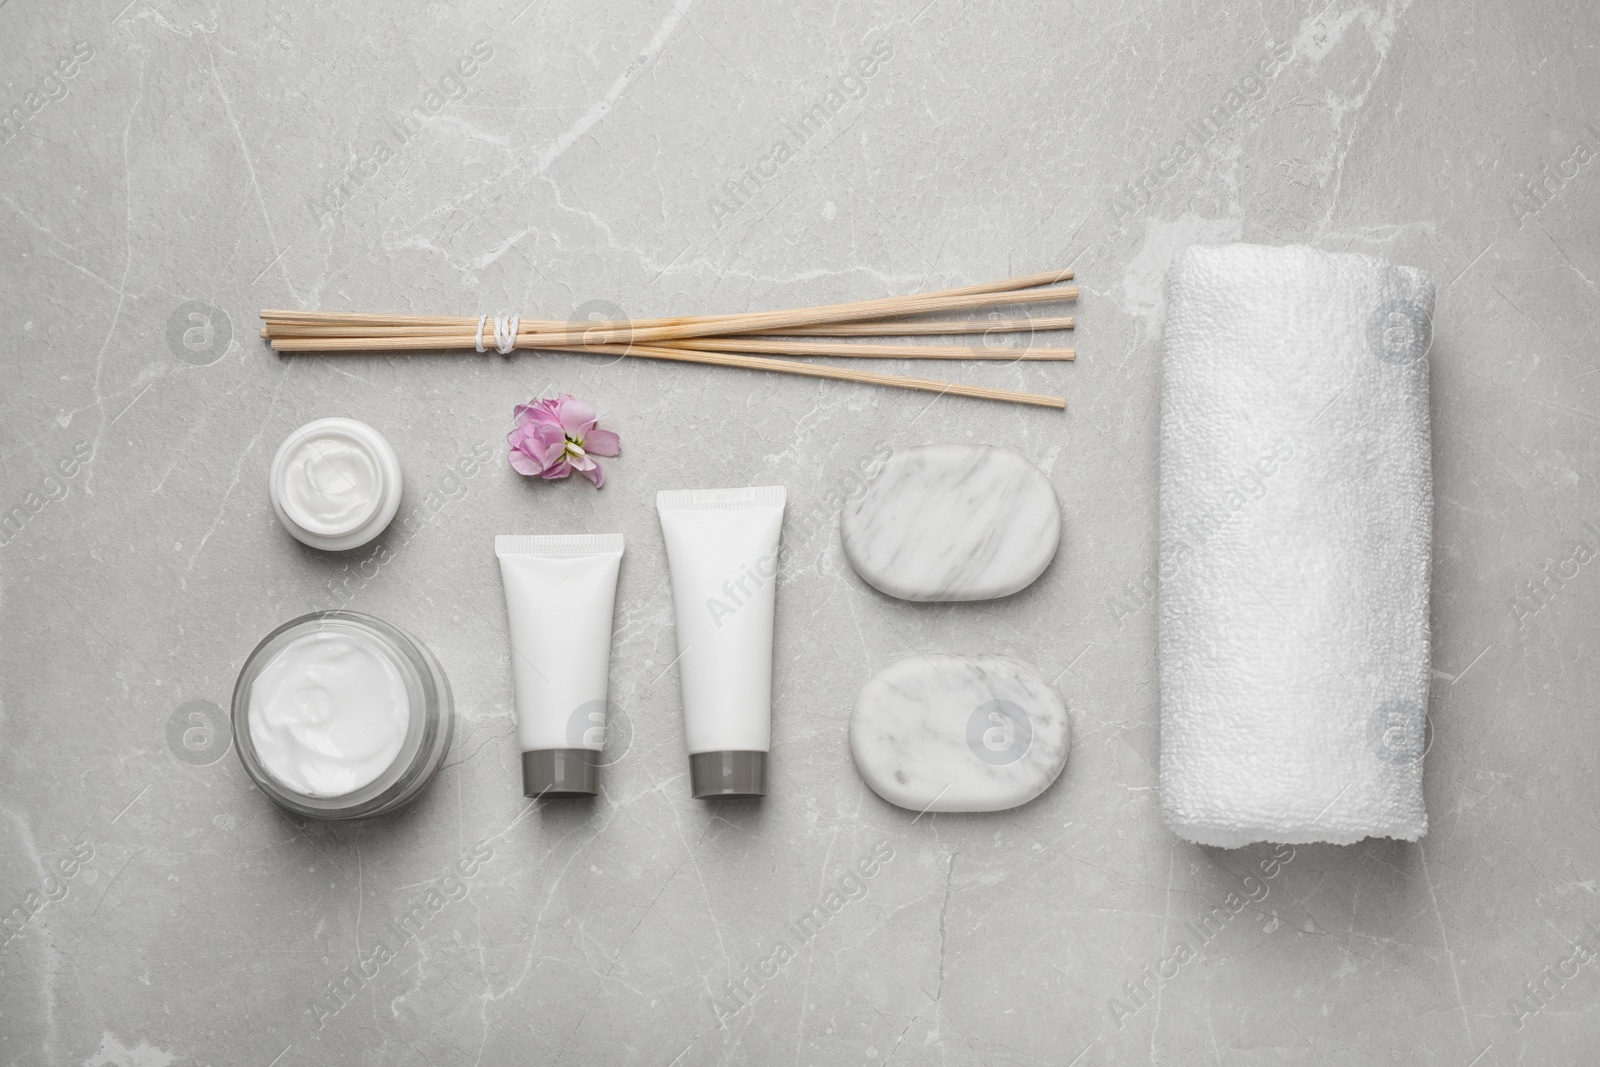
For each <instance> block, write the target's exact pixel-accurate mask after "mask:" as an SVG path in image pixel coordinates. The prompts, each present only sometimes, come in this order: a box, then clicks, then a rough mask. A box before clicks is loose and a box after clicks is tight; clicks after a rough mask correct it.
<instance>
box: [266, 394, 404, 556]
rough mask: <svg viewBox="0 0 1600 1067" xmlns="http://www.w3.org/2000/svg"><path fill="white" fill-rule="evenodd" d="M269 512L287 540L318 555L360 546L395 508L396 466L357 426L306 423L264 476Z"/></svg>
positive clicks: (380, 442) (382, 444)
mask: <svg viewBox="0 0 1600 1067" xmlns="http://www.w3.org/2000/svg"><path fill="white" fill-rule="evenodd" d="M267 487H268V491H269V492H270V493H271V495H272V510H273V511H274V512H275V513H276V514H277V516H278V521H279V522H281V523H283V528H284V529H286V530H288V531H289V532H290V533H291V534H293V535H294V537H295V539H296V540H298V541H300V542H301V543H303V544H307V545H310V546H311V547H312V548H320V549H322V550H323V551H326V552H343V551H346V550H348V549H352V548H360V547H361V546H362V545H364V544H366V543H367V542H368V541H371V540H372V539H373V538H374V537H377V536H378V535H379V534H380V533H382V532H383V530H384V527H386V526H388V525H389V523H390V522H391V521H392V520H393V519H394V514H395V511H396V510H398V509H399V507H400V488H401V485H400V460H399V458H398V457H397V456H396V455H395V451H394V447H393V446H392V445H390V444H389V442H388V440H387V439H386V438H385V437H384V436H383V434H381V433H379V432H378V431H377V430H374V429H373V428H372V427H371V426H368V425H367V424H366V423H364V422H357V421H356V420H355V419H344V418H329V419H317V420H316V421H315V422H308V423H306V424H305V425H304V426H302V427H300V428H299V429H298V430H296V431H295V432H294V433H292V434H290V435H289V436H288V438H286V439H285V440H284V442H283V444H282V445H281V446H279V448H278V453H277V455H275V456H274V457H273V458H272V471H271V473H270V474H269V476H268V478H267Z"/></svg>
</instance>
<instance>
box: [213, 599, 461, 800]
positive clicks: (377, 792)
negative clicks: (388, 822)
mask: <svg viewBox="0 0 1600 1067" xmlns="http://www.w3.org/2000/svg"><path fill="white" fill-rule="evenodd" d="M454 729H455V711H454V706H453V704H452V702H451V698H450V683H449V682H448V681H447V680H446V679H445V676H444V671H443V670H442V669H441V668H440V666H439V662H438V660H436V659H434V657H433V654H432V653H431V652H429V651H428V650H427V648H426V647H424V646H423V645H422V644H421V643H420V642H418V641H417V640H416V639H414V638H412V637H411V636H409V635H408V634H406V633H405V632H404V631H402V630H399V629H397V628H396V627H393V626H390V625H389V624H388V623H386V622H383V621H381V620H379V619H375V618H373V617H372V616H370V615H362V614H360V613H358V612H354V611H318V612H313V613H312V614H310V615H302V616H301V617H300V618H298V619H294V620H292V621H290V622H287V623H284V624H283V625H282V626H280V627H278V628H277V629H276V630H274V631H272V632H271V633H270V634H268V635H267V636H266V637H265V638H264V639H263V640H262V642H261V643H260V644H259V645H257V646H256V647H255V650H254V651H253V652H251V653H250V657H249V658H248V659H247V660H245V664H244V668H243V669H242V670H241V671H240V672H239V681H238V683H237V684H236V685H235V686H234V688H233V736H234V742H235V745H236V746H237V747H238V750H239V759H240V760H241V761H242V762H243V763H244V769H245V771H246V772H247V773H248V774H249V775H250V777H251V779H253V780H254V781H255V783H256V785H258V786H260V787H261V789H262V790H263V791H264V792H265V793H266V794H267V795H268V796H269V797H271V798H272V799H273V800H274V801H276V802H277V803H278V804H279V805H281V806H283V807H285V808H288V809H289V810H290V811H294V812H298V813H300V814H301V815H310V816H313V817H315V818H319V819H356V818H363V817H366V816H369V815H378V814H381V813H383V812H387V811H393V810H394V809H396V808H398V807H400V806H401V805H403V804H406V803H408V802H410V801H411V800H412V799H414V798H415V797H416V795H417V794H418V793H420V792H421V791H422V789H423V787H424V786H426V785H427V784H428V781H429V780H430V779H431V778H432V777H433V775H434V773H435V772H437V771H438V769H439V767H440V765H441V764H442V763H443V762H444V757H445V754H446V753H447V752H448V751H449V749H450V737H451V734H452V733H453V731H454Z"/></svg>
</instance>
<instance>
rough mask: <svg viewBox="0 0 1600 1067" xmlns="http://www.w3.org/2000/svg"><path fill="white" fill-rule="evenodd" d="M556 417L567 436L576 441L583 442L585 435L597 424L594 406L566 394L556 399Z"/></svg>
mask: <svg viewBox="0 0 1600 1067" xmlns="http://www.w3.org/2000/svg"><path fill="white" fill-rule="evenodd" d="M556 415H557V417H558V418H559V419H560V420H561V428H562V429H563V430H565V431H566V434H567V436H568V437H570V438H572V439H573V440H576V441H581V440H583V435H584V434H585V433H587V432H588V431H589V430H590V429H591V428H593V426H594V422H595V415H594V405H593V404H590V403H589V402H588V401H587V400H579V399H578V398H577V397H575V396H568V395H567V394H566V393H562V394H561V395H560V396H558V397H556Z"/></svg>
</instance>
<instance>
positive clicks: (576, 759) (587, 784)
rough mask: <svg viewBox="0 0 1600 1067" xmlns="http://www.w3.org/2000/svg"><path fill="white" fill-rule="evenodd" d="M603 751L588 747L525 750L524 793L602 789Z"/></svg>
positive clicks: (590, 793) (583, 794) (558, 794)
mask: <svg viewBox="0 0 1600 1067" xmlns="http://www.w3.org/2000/svg"><path fill="white" fill-rule="evenodd" d="M599 755H600V753H598V752H593V751H590V750H589V749H587V748H539V749H534V750H533V751H532V752H524V753H523V754H522V795H523V796H525V797H592V796H594V795H595V794H596V793H598V792H600V767H599V765H598V764H596V763H595V758H596V757H598V756H599Z"/></svg>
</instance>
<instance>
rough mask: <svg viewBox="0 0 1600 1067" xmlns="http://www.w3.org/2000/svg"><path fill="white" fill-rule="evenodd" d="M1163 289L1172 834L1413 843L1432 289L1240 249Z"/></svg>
mask: <svg viewBox="0 0 1600 1067" xmlns="http://www.w3.org/2000/svg"><path fill="white" fill-rule="evenodd" d="M1167 286H1168V301H1167V323H1166V330H1165V335H1164V338H1163V353H1162V361H1161V508H1160V511H1161V560H1160V568H1159V594H1160V637H1159V652H1160V674H1161V810H1162V815H1163V818H1164V819H1165V821H1166V824H1167V826H1168V827H1169V828H1170V829H1171V830H1172V831H1173V832H1174V833H1176V834H1178V835H1179V836H1181V837H1184V838H1187V839H1188V840H1190V841H1195V842H1198V843H1200V844H1205V845H1220V846H1223V847H1229V848H1232V847H1237V846H1239V845H1244V844H1248V843H1250V842H1253V841H1277V842H1288V843H1292V844H1298V843H1302V842H1311V841H1329V842H1334V843H1338V844H1349V843H1351V842H1354V841H1359V840H1361V839H1362V838H1365V837H1373V836H1380V837H1395V838H1400V839H1402V840H1407V841H1413V840H1416V839H1417V838H1419V837H1421V836H1422V835H1423V834H1424V833H1426V832H1427V828H1428V818H1427V813H1426V811H1425V810H1424V809H1423V803H1422V755H1423V751H1424V733H1425V721H1426V708H1427V702H1428V679H1429V654H1428V580H1429V563H1430V549H1431V538H1432V522H1433V475H1432V468H1431V457H1430V453H1429V435H1428V359H1427V351H1428V347H1429V344H1430V342H1431V329H1432V315H1433V280H1432V278H1431V277H1430V276H1429V275H1428V274H1427V272H1425V271H1421V270H1418V269H1416V268H1412V267H1395V266H1391V265H1389V264H1387V263H1385V262H1384V261H1382V260H1380V259H1374V258H1372V257H1370V256H1362V255H1350V254H1333V253H1326V252H1320V251H1318V250H1316V249H1314V248H1310V247H1307V246H1290V247H1282V248H1268V247H1262V246H1259V245H1247V244H1234V245H1221V246H1195V247H1191V248H1189V249H1187V250H1186V251H1184V252H1183V253H1182V254H1181V255H1180V256H1179V257H1178V259H1177V261H1176V262H1175V263H1174V264H1173V267H1172V269H1171V271H1170V272H1169V274H1168V276H1167Z"/></svg>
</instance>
